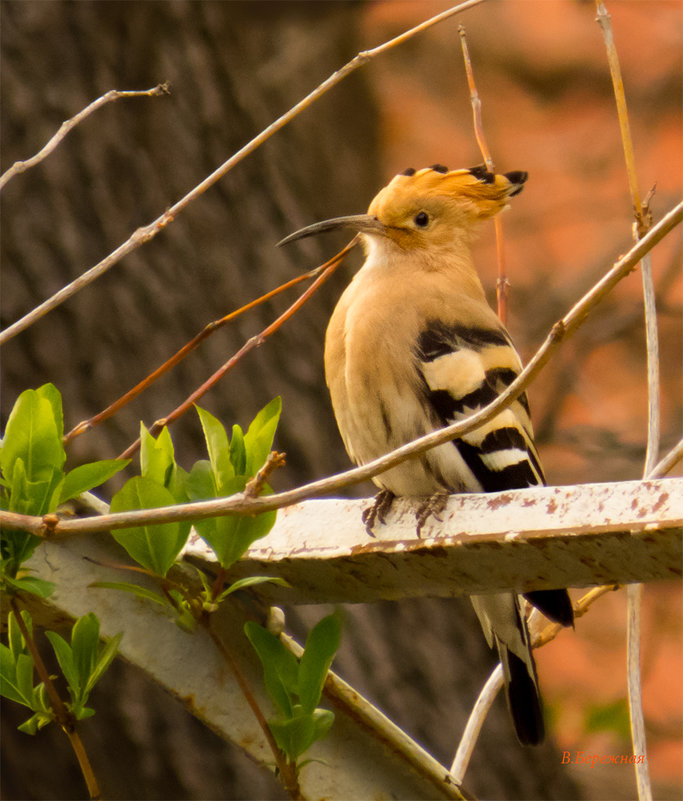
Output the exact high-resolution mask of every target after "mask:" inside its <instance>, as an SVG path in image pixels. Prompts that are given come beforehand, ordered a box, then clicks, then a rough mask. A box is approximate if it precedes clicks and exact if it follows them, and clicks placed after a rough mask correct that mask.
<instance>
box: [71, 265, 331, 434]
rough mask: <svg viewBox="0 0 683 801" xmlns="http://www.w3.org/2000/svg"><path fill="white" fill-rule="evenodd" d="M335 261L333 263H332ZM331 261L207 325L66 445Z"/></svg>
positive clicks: (74, 430)
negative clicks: (220, 332) (211, 340)
mask: <svg viewBox="0 0 683 801" xmlns="http://www.w3.org/2000/svg"><path fill="white" fill-rule="evenodd" d="M336 258H337V256H334V257H333V259H336ZM330 261H332V260H330ZM330 261H327V262H325V264H321V265H319V266H318V267H315V268H314V269H312V270H309V271H308V272H307V273H303V275H297V276H296V277H295V278H292V279H291V280H290V281H287V282H285V283H284V284H281V285H280V286H278V287H276V288H275V289H271V290H270V292H266V294H265V295H261V297H260V298H256V300H252V301H250V302H249V303H246V304H245V305H244V306H242V307H240V308H239V309H236V310H235V311H233V312H230V314H226V315H225V317H221V318H220V320H213V321H212V322H210V323H208V324H207V325H205V326H204V328H202V330H201V331H200V332H199V333H198V334H196V335H195V336H194V337H193V338H192V339H191V340H190V341H189V342H188V343H186V344H185V345H183V347H182V348H180V350H178V351H176V352H175V353H174V354H173V356H171V358H170V359H167V360H166V361H165V362H164V363H163V364H162V365H161V366H160V367H157V369H156V370H154V372H152V373H150V374H149V375H148V376H147V377H146V378H144V379H143V380H142V381H140V382H139V383H138V384H136V385H135V386H134V387H133V388H132V389H130V390H128V392H126V393H125V394H124V395H122V396H121V397H120V398H118V399H117V400H115V401H114V402H113V403H111V404H109V406H107V408H106V409H103V410H102V411H101V412H99V413H98V414H96V415H94V416H93V417H91V418H89V419H88V420H83V421H82V422H80V423H78V425H76V426H74V428H72V429H71V431H69V433H68V434H66V435H65V436H64V439H63V442H64V445H68V443H69V442H71V440H72V439H74V438H75V437H78V436H80V435H81V434H85V432H86V431H89V430H90V429H91V428H94V427H95V426H97V425H99V424H100V423H103V422H104V421H105V420H108V419H109V418H110V417H112V415H114V414H116V413H117V412H118V411H120V410H121V409H122V408H123V407H124V406H126V405H127V404H128V403H130V402H131V401H133V400H134V399H135V398H137V397H138V395H140V394H142V393H143V392H144V391H145V390H146V389H147V388H148V387H150V386H151V385H152V384H153V383H154V382H155V381H157V380H158V379H159V378H161V376H163V375H165V374H166V373H167V372H168V371H169V370H171V369H172V368H173V367H175V366H176V365H177V364H180V362H181V361H182V360H183V359H184V358H185V357H186V356H189V355H190V353H192V351H193V350H195V349H196V348H198V347H199V345H200V344H201V343H202V342H203V341H204V340H205V339H208V338H209V337H210V336H211V334H213V333H214V332H215V331H218V330H219V329H220V328H222V327H223V326H224V325H226V324H227V323H229V322H231V321H232V320H234V319H235V318H236V317H239V316H240V315H241V314H243V313H244V312H246V311H249V310H251V309H253V308H255V307H256V306H259V305H260V304H261V303H265V301H267V300H270V299H271V298H273V297H275V296H276V295H279V294H280V293H281V292H284V291H285V290H287V289H290V288H291V287H293V286H295V285H296V284H299V283H301V282H302V281H306V280H308V279H309V278H315V277H316V276H318V275H319V274H320V273H321V272H323V270H325V269H327V267H328V266H329V264H330Z"/></svg>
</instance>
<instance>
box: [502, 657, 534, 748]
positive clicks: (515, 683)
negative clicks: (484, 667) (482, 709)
mask: <svg viewBox="0 0 683 801" xmlns="http://www.w3.org/2000/svg"><path fill="white" fill-rule="evenodd" d="M497 645H498V653H499V654H500V661H501V664H502V665H503V676H504V678H505V697H506V699H507V703H508V709H509V710H510V715H511V717H512V722H513V723H514V726H515V733H516V734H517V739H518V740H519V741H520V743H521V744H522V745H540V744H541V743H542V742H543V739H544V737H545V725H544V723H543V701H542V700H541V693H540V690H539V688H538V679H537V677H536V665H535V663H534V658H533V656H532V655H531V650H529V653H528V658H527V659H520V658H519V657H518V656H517V654H515V653H514V652H513V651H511V650H510V649H509V648H508V647H507V645H506V644H505V643H503V642H498V643H497Z"/></svg>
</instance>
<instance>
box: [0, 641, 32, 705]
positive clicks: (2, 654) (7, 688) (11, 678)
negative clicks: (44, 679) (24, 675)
mask: <svg viewBox="0 0 683 801" xmlns="http://www.w3.org/2000/svg"><path fill="white" fill-rule="evenodd" d="M20 658H24V659H28V660H29V663H30V666H31V670H32V669H33V659H32V658H31V657H30V656H29V655H28V654H22V653H17V654H13V653H12V651H11V649H10V648H8V647H7V646H6V645H4V644H3V643H0V695H2V696H3V697H4V698H7V699H9V700H10V701H16V703H18V704H22V705H23V706H27V707H29V709H30V708H31V692H29V693H28V695H26V694H25V692H24V686H23V684H22V683H21V682H20V681H19V678H18V675H17V673H18V663H19V659H20ZM22 669H25V668H22ZM32 684H33V681H32V680H31V685H32Z"/></svg>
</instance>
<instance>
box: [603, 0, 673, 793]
mask: <svg viewBox="0 0 683 801" xmlns="http://www.w3.org/2000/svg"><path fill="white" fill-rule="evenodd" d="M596 8H597V22H598V24H599V25H600V29H601V31H602V35H603V38H604V40H605V48H606V50H607V61H608V63H609V69H610V75H611V77H612V85H613V88H614V99H615V101H616V105H617V115H618V117H619V129H620V131H621V142H622V146H623V149H624V160H625V162H626V173H627V176H628V185H629V190H630V192H631V202H632V204H633V212H634V215H635V224H634V226H633V235H634V239H635V240H636V241H637V240H638V239H640V238H641V237H642V236H643V234H645V233H646V231H647V230H648V228H649V226H650V223H651V216H650V214H649V209H648V208H647V205H645V206H643V204H642V203H641V200H640V192H639V190H638V178H637V174H636V162H635V155H634V149H633V140H632V138H631V126H630V124H629V119H628V109H627V105H626V93H625V91H624V82H623V80H622V77H621V67H620V65H619V55H618V53H617V48H616V45H615V42H614V35H613V32H612V24H611V19H610V15H609V14H608V13H607V9H606V8H605V5H604V3H603V2H602V1H601V0H596ZM641 273H642V281H643V300H644V304H645V337H646V343H647V377H648V432H647V451H646V457H645V466H644V468H643V475H644V476H647V475H648V473H649V472H650V471H651V470H652V468H653V467H654V466H655V463H656V461H657V454H658V450H659V429H660V422H659V340H658V335H657V312H656V307H655V290H654V282H653V280H652V266H651V263H650V258H649V255H648V256H647V257H646V258H644V259H643V262H642V264H641ZM641 601H642V587H641V586H640V585H629V587H628V588H627V590H626V605H627V676H628V700H629V716H630V719H631V738H632V740H633V753H634V755H635V756H638V757H643V758H641V759H636V761H635V763H634V764H635V771H636V784H637V786H638V798H639V800H640V801H651V799H652V786H651V783H650V776H649V769H648V766H647V759H646V758H645V756H646V747H647V746H646V739H645V720H644V716H643V698H642V680H641V672H640V606H641Z"/></svg>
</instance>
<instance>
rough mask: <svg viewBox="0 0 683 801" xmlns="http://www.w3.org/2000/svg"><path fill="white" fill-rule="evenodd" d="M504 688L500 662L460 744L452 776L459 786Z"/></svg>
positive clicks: (475, 707)
mask: <svg viewBox="0 0 683 801" xmlns="http://www.w3.org/2000/svg"><path fill="white" fill-rule="evenodd" d="M502 686H503V666H502V665H501V663H500V662H499V663H498V664H497V665H496V667H495V668H494V669H493V671H492V673H491V675H490V676H489V678H488V681H487V682H486V684H485V685H484V687H483V688H482V691H481V692H480V693H479V697H478V698H477V700H476V702H475V704H474V707H473V709H472V712H471V713H470V716H469V718H468V719H467V725H466V726H465V731H464V732H463V735H462V739H461V740H460V743H459V744H458V750H457V751H456V753H455V757H454V759H453V764H452V765H451V770H450V774H451V776H452V777H453V778H454V779H455V781H456V782H458V783H459V784H461V783H462V780H463V779H464V777H465V771H466V770H467V766H468V765H469V764H470V759H471V757H472V752H473V751H474V746H475V745H476V744H477V740H478V739H479V734H480V733H481V727H482V726H483V725H484V721H485V720H486V716H487V715H488V713H489V709H491V704H493V702H494V701H495V700H496V696H497V695H498V693H499V692H500V690H501V688H502Z"/></svg>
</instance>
